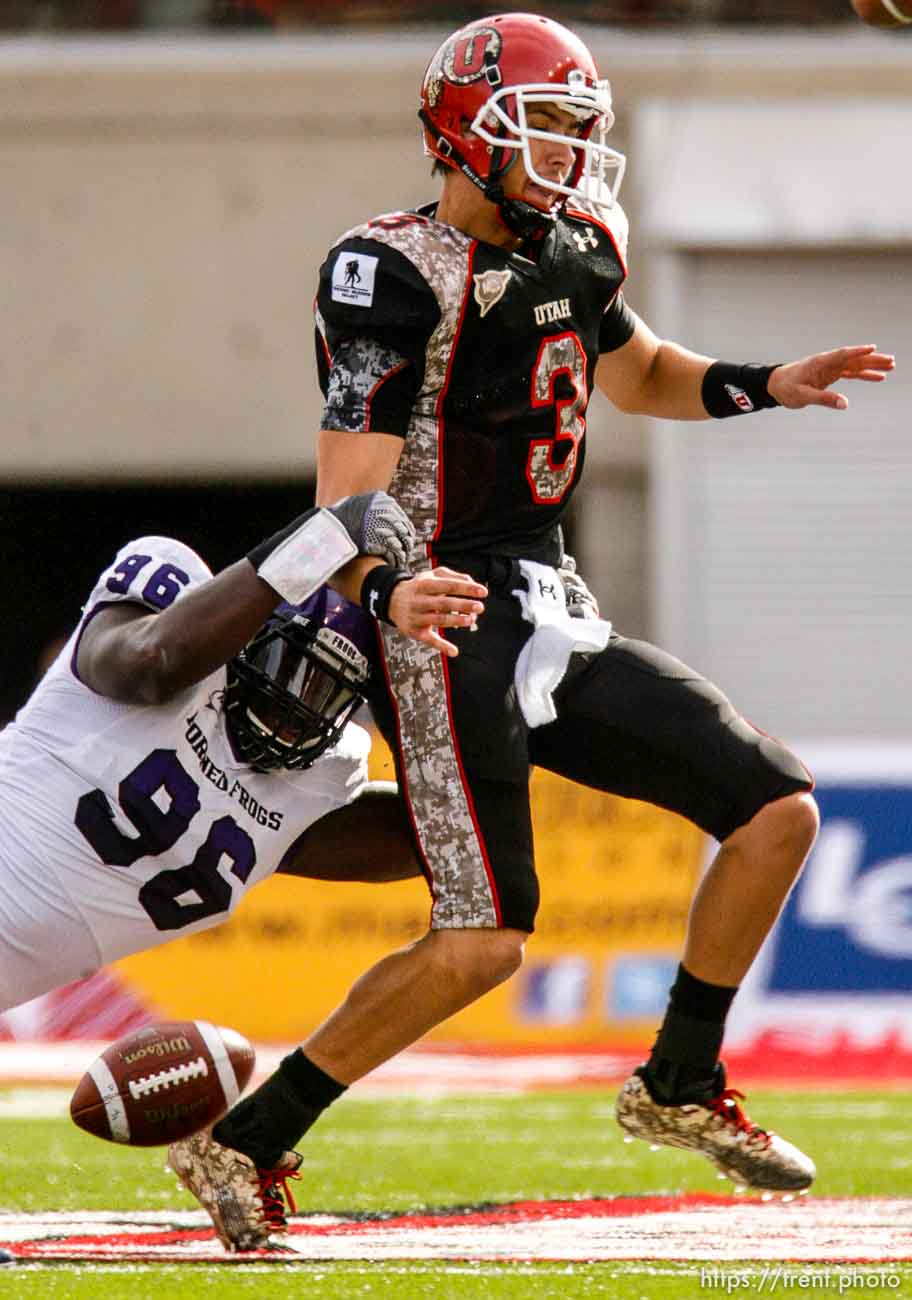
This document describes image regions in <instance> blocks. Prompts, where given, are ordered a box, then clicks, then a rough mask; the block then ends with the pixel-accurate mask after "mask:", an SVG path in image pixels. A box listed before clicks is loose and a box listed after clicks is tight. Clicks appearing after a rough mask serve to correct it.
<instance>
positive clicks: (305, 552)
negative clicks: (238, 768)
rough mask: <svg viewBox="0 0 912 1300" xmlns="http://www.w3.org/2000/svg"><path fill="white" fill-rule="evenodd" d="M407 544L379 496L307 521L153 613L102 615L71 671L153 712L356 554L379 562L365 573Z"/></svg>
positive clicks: (133, 608)
mask: <svg viewBox="0 0 912 1300" xmlns="http://www.w3.org/2000/svg"><path fill="white" fill-rule="evenodd" d="M412 535H413V534H412V526H411V524H410V522H409V520H408V518H407V516H406V515H405V514H404V513H403V511H402V510H401V509H400V508H399V507H398V506H397V505H396V503H395V502H394V501H393V500H392V498H391V497H389V496H387V494H386V493H385V492H369V493H366V494H362V495H350V496H349V497H348V498H347V499H346V500H344V501H339V502H336V503H335V504H334V505H333V506H331V507H329V508H328V509H323V510H321V509H313V510H309V511H306V512H305V513H304V514H303V515H301V516H300V517H299V518H298V519H295V520H294V521H293V522H292V523H291V524H289V525H288V527H287V528H284V529H282V530H281V531H280V532H278V533H276V534H274V535H273V536H272V537H269V538H267V539H266V540H265V541H263V542H261V543H260V544H259V545H258V546H255V547H254V548H253V550H252V551H251V552H250V554H249V555H248V556H247V557H246V558H245V559H243V560H239V561H238V562H237V563H236V564H233V565H231V566H230V567H229V568H227V569H225V570H223V571H222V572H221V573H219V574H217V575H216V576H215V577H214V578H211V579H210V580H209V581H207V582H203V583H200V585H199V586H197V587H194V588H193V589H192V590H190V591H187V592H186V594H185V595H183V596H182V597H181V598H180V599H179V600H176V601H175V602H174V603H173V604H172V605H169V606H168V608H167V609H164V610H162V611H161V612H160V613H157V612H150V611H149V610H148V609H147V608H146V607H145V606H141V605H132V604H119V605H112V606H111V607H110V608H106V609H101V610H100V611H99V612H98V613H96V614H95V615H94V616H93V617H91V618H90V619H89V621H88V622H87V624H86V627H85V629H84V631H83V633H82V636H81V638H80V642H79V650H78V654H77V661H76V666H77V671H78V673H79V675H80V677H81V679H82V680H83V681H84V682H85V683H86V685H87V686H89V687H91V688H92V690H94V691H97V692H98V693H99V694H100V695H106V696H109V697H110V698H111V699H116V700H122V701H124V702H126V703H132V704H161V703H163V702H164V701H166V700H168V699H170V698H172V696H174V695H175V694H176V693H177V692H178V691H181V690H185V689H186V688H187V687H188V686H192V685H194V684H195V683H196V682H199V681H202V680H203V678H204V677H208V676H209V674H210V673H212V672H215V670H216V669H217V668H220V667H222V665H223V664H226V663H227V662H228V661H229V659H233V658H234V656H235V655H236V654H237V653H238V652H239V651H240V650H242V649H243V648H244V646H245V645H246V644H247V643H248V641H249V640H250V639H251V637H253V636H254V635H255V633H256V632H258V631H259V629H260V628H261V627H262V625H263V623H264V622H265V621H266V619H267V618H268V617H269V615H270V614H271V613H272V611H273V610H274V609H275V608H276V606H277V605H279V604H280V603H281V602H282V601H289V602H291V603H292V604H298V603H300V602H301V601H303V600H305V599H306V598H307V597H308V596H309V595H311V594H312V592H314V591H315V590H316V589H317V588H318V587H319V586H320V585H321V584H322V583H323V582H325V581H326V579H327V578H328V577H330V576H331V574H333V573H334V572H335V570H336V569H338V568H339V567H340V565H343V564H345V563H346V562H347V561H349V560H350V559H351V558H352V557H353V556H354V555H356V554H357V551H358V548H359V546H364V547H370V548H371V552H372V555H374V556H377V557H380V558H379V559H376V558H375V559H372V560H371V563H375V564H376V563H379V562H382V560H383V559H387V558H388V559H390V560H393V561H394V562H395V561H399V560H400V558H401V557H402V556H404V555H405V554H406V553H407V550H408V548H409V547H410V545H411V537H412Z"/></svg>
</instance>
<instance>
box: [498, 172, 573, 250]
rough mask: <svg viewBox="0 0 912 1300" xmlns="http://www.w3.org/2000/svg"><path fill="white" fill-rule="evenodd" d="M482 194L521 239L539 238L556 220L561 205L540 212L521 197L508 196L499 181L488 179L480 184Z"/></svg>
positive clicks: (506, 224)
mask: <svg viewBox="0 0 912 1300" xmlns="http://www.w3.org/2000/svg"><path fill="white" fill-rule="evenodd" d="M482 189H483V191H484V196H485V198H486V199H488V200H489V201H490V202H491V203H496V204H497V211H498V212H499V213H500V219H501V221H502V222H503V223H504V225H505V226H506V227H507V229H508V230H512V231H513V234H514V235H518V236H519V238H520V239H522V240H533V241H537V240H541V239H544V237H545V235H546V234H547V233H548V231H549V230H550V229H551V227H552V226H553V225H554V223H555V221H556V220H557V213H558V211H559V209H560V207H562V206H563V205H562V204H558V205H557V207H555V208H552V209H551V210H550V211H549V212H542V210H541V208H537V207H535V205H534V204H533V203H524V202H523V200H522V199H512V198H508V197H507V195H506V194H504V191H503V185H502V184H501V183H500V181H488V182H487V184H485V185H483V186H482Z"/></svg>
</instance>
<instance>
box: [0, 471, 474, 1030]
mask: <svg viewBox="0 0 912 1300" xmlns="http://www.w3.org/2000/svg"><path fill="white" fill-rule="evenodd" d="M411 535H412V533H411V526H410V524H409V522H408V520H407V518H406V516H405V515H404V514H403V513H402V511H401V510H400V509H399V507H398V506H397V505H396V504H395V502H393V501H391V500H390V498H389V497H387V496H386V494H385V493H382V492H374V493H370V494H367V495H362V496H355V497H351V498H349V499H347V500H346V501H342V502H339V503H337V504H336V505H334V506H332V507H331V508H329V509H325V510H319V509H317V510H311V511H308V512H306V513H305V514H304V515H302V516H301V517H300V518H299V519H297V520H295V521H294V522H293V523H292V524H291V525H289V527H288V528H286V529H284V530H283V531H282V532H280V533H278V534H276V535H275V536H274V537H272V538H270V539H268V540H267V541H265V542H263V543H261V544H260V545H259V546H258V547H256V548H254V550H253V551H252V552H251V553H250V555H249V556H248V557H247V558H246V559H244V560H240V561H239V562H238V563H237V564H234V565H232V566H231V567H230V568H228V569H226V570H224V571H223V572H222V573H220V574H219V575H218V576H217V577H213V576H212V575H211V573H210V571H209V570H208V568H207V567H206V565H205V564H204V563H203V561H202V560H201V559H200V557H199V556H198V555H197V554H196V553H195V552H194V551H192V550H191V549H190V548H189V547H187V546H185V545H184V544H183V543H181V542H178V541H174V540H173V539H170V538H163V537H141V538H139V539H137V540H136V541H133V542H130V543H129V544H128V545H127V546H125V547H123V548H122V550H121V551H120V552H119V554H118V556H117V558H116V559H115V561H114V563H113V564H112V565H111V566H110V568H108V569H106V570H105V571H104V572H103V573H102V574H101V576H100V577H99V579H98V582H97V583H96V585H95V588H94V590H93V591H92V593H91V595H90V597H89V600H88V602H87V604H86V606H85V610H84V613H83V617H82V619H81V621H80V623H79V625H78V627H77V628H76V630H75V631H74V633H73V635H72V636H71V637H70V639H69V641H68V642H67V644H66V646H65V647H64V649H63V650H62V651H61V653H60V655H59V656H58V657H57V659H56V660H55V662H54V663H53V664H52V665H51V667H50V668H49V670H48V672H47V673H46V675H45V676H44V677H43V678H42V680H41V682H40V684H39V685H38V687H37V688H36V690H35V692H34V693H33V695H32V697H31V698H30V699H29V700H28V702H27V703H26V704H25V706H24V707H23V708H22V709H21V710H20V712H19V713H18V715H17V717H16V719H15V721H14V722H12V723H11V724H10V725H9V726H7V727H6V729H5V730H4V731H3V732H2V733H0V813H2V815H0V936H2V938H0V1010H6V1009H7V1008H9V1007H11V1006H16V1005H18V1004H19V1003H21V1002H24V1001H26V1000H28V999H30V998H33V997H36V996H37V995H38V994H40V993H44V992H47V991H48V990H49V989H51V988H55V987H57V986H59V985H62V984H65V983H68V982H69V981H71V980H75V979H79V978H81V977H83V976H86V975H88V974H90V973H91V972H93V971H95V970H96V969H98V968H99V967H100V966H102V965H105V964H107V963H108V962H111V961H114V960H115V959H116V958H118V957H122V956H125V955H126V954H128V953H134V952H138V951H140V950H142V949H145V948H149V947H151V946H153V945H154V944H158V943H162V942H164V941H165V940H167V939H169V938H172V937H174V936H176V935H179V934H187V933H192V932H194V931H197V930H201V929H205V928H207V927H209V926H213V925H216V924H218V923H219V922H220V921H222V920H224V919H225V918H226V917H227V915H228V914H229V912H230V911H231V910H232V909H233V908H234V907H235V906H236V905H237V903H238V902H239V901H240V899H241V897H242V896H243V894H244V893H245V892H246V891H247V890H248V889H250V888H252V886H253V885H255V884H258V883H259V882H260V881H261V880H264V879H265V878H266V877H267V876H268V875H270V874H271V873H272V872H273V871H275V870H277V869H278V870H280V871H283V872H287V873H290V874H296V875H305V876H310V877H314V878H317V879H338V880H343V879H344V880H369V881H383V880H394V879H401V878H405V877H408V876H412V875H415V874H416V873H417V870H418V868H417V866H416V864H415V861H414V849H413V847H412V845H411V837H410V832H409V830H408V825H407V819H406V818H405V816H404V814H403V812H402V811H401V810H400V808H399V803H400V801H399V799H398V796H397V794H396V791H395V787H394V786H392V785H391V784H390V783H388V782H380V783H373V784H371V783H369V782H368V781H367V767H366V760H367V754H368V750H369V748H370V739H369V736H368V735H367V733H366V732H365V731H364V730H363V729H362V728H361V727H358V726H356V725H354V724H350V723H349V722H348V719H349V718H350V716H351V714H352V712H353V710H354V709H355V708H356V707H357V705H359V704H360V703H361V702H362V700H363V697H364V693H365V691H366V689H367V682H368V676H369V670H370V663H371V659H372V658H374V657H375V649H374V641H375V637H374V631H373V628H372V626H371V620H370V619H369V618H368V617H367V615H365V614H364V613H363V612H362V611H361V610H359V609H358V608H357V607H356V606H353V605H351V604H350V603H349V602H348V601H346V600H345V599H344V598H343V597H340V596H338V595H337V594H336V593H334V592H331V591H329V590H328V589H327V588H326V587H325V586H322V585H321V584H323V582H324V581H325V579H326V577H327V576H328V575H329V574H330V573H332V572H333V570H334V569H335V568H336V567H338V565H339V564H341V563H343V562H344V561H346V560H348V559H350V558H351V557H352V556H354V555H355V554H356V553H357V552H358V551H362V552H364V553H366V554H373V555H378V556H383V557H385V558H386V559H387V560H392V561H394V562H395V563H402V562H404V560H405V558H406V555H407V552H408V549H409V545H410V539H411ZM454 579H455V580H454V581H453V582H450V581H447V580H446V579H444V582H443V583H442V584H439V585H438V587H437V588H436V589H431V588H426V595H427V603H426V606H425V611H424V613H423V614H419V615H418V621H420V620H422V619H423V620H424V621H425V624H426V626H427V627H428V628H429V627H430V625H431V620H432V619H433V621H434V625H435V626H440V625H441V624H442V625H447V624H455V623H458V622H463V621H465V620H470V619H471V618H473V617H474V611H475V610H477V609H478V608H480V606H478V605H477V603H473V602H464V601H462V600H460V599H459V598H454V597H453V596H452V595H451V594H450V593H451V592H452V591H454V590H457V589H458V587H459V585H460V583H459V579H458V578H457V577H455V575H454ZM469 605H471V609H469V610H468V612H459V608H458V607H462V606H469ZM419 634H422V633H421V632H419ZM434 635H435V636H436V635H437V633H436V632H435V633H434ZM251 638H252V639H251ZM248 643H249V644H248ZM245 647H246V648H245Z"/></svg>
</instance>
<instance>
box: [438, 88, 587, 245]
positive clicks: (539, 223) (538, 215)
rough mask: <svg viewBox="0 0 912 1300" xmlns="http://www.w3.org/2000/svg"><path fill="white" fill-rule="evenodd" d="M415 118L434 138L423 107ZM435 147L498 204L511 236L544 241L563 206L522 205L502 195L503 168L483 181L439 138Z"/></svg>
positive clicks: (452, 147)
mask: <svg viewBox="0 0 912 1300" xmlns="http://www.w3.org/2000/svg"><path fill="white" fill-rule="evenodd" d="M418 117H419V118H420V120H421V122H422V125H424V126H426V127H427V129H428V131H429V132H430V134H431V135H432V136H433V135H435V134H436V132H435V129H434V123H433V122H432V121H431V119H430V117H429V116H428V115H427V113H425V111H424V109H423V108H420V109H419V110H418ZM437 148H438V150H439V155H440V157H441V159H442V161H444V162H446V163H448V164H449V165H450V166H452V167H455V168H456V169H457V170H458V171H461V172H462V174H463V176H467V177H468V179H469V180H470V181H471V182H472V184H473V185H475V186H476V187H477V188H478V189H480V190H481V192H482V194H483V195H484V196H485V198H486V199H487V200H488V202H489V203H494V204H496V205H497V211H498V212H499V213H500V217H501V220H502V221H503V223H504V225H505V226H506V227H507V229H508V230H512V232H513V234H514V235H518V236H519V238H520V239H523V240H526V239H529V240H539V239H543V238H544V237H545V235H546V234H547V233H548V231H549V230H550V229H551V227H552V226H553V225H554V223H555V221H556V220H557V214H558V212H559V211H560V209H561V208H562V207H563V203H558V204H557V205H556V206H555V207H554V208H552V209H551V210H550V211H549V212H543V211H542V210H541V208H536V207H535V206H534V204H532V203H524V202H523V201H522V199H512V198H508V197H507V195H506V194H504V189H503V180H502V177H503V174H504V171H505V170H506V169H505V168H504V169H501V170H500V171H499V173H498V177H497V179H490V180H483V179H482V177H481V176H479V174H478V172H477V171H476V170H475V168H474V167H473V166H472V164H471V163H470V162H469V161H468V159H466V158H464V157H463V156H462V154H461V153H460V152H459V150H458V149H457V148H455V146H454V145H452V144H450V142H449V140H447V139H445V138H444V137H443V136H442V135H438V136H437ZM499 152H501V153H502V152H503V151H502V150H500V151H499Z"/></svg>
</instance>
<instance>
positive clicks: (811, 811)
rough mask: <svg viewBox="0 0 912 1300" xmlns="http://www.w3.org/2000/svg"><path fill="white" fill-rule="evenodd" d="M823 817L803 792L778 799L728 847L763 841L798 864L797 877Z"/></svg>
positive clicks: (734, 836) (737, 832)
mask: <svg viewBox="0 0 912 1300" xmlns="http://www.w3.org/2000/svg"><path fill="white" fill-rule="evenodd" d="M819 827H820V813H819V812H818V809H817V801H816V799H815V798H814V796H813V795H812V794H809V793H807V792H806V791H802V792H800V793H797V794H788V795H784V796H783V797H782V798H781V799H774V800H773V801H772V802H771V803H768V804H765V805H764V807H763V808H761V809H760V811H759V812H758V813H757V814H756V815H755V816H754V817H753V818H752V820H751V821H749V822H748V823H747V824H746V825H745V826H742V827H739V829H738V830H737V831H735V833H734V835H732V836H731V837H730V840H729V841H727V842H728V843H732V844H733V846H737V845H738V844H739V842H740V843H741V844H742V845H745V842H746V841H753V842H754V843H755V844H756V843H759V842H760V841H762V842H763V843H764V844H765V845H766V846H767V847H768V850H771V851H772V850H775V851H778V852H779V853H785V854H787V855H788V857H790V858H791V859H792V860H793V861H794V863H795V871H796V874H797V872H798V871H799V870H800V868H801V866H802V865H803V863H804V860H805V858H806V857H807V855H808V853H810V851H811V848H812V847H813V844H814V840H815V839H816V838H817V831H818V829H819Z"/></svg>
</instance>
